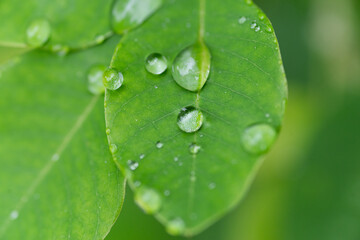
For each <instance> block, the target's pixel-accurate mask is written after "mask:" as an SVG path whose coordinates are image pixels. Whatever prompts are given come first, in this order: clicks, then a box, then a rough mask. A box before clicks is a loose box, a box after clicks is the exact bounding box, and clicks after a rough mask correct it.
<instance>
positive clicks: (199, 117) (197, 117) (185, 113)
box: [177, 106, 204, 133]
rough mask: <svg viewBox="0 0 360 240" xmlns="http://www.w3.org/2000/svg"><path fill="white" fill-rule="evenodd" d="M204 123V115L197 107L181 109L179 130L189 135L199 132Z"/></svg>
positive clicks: (178, 121)
mask: <svg viewBox="0 0 360 240" xmlns="http://www.w3.org/2000/svg"><path fill="white" fill-rule="evenodd" d="M203 121H204V115H203V114H202V112H201V111H200V110H198V109H196V108H195V107H192V106H189V107H185V108H183V109H181V111H180V113H179V115H178V118H177V125H178V126H179V128H180V129H181V130H182V131H184V132H187V133H192V132H196V131H198V130H199V129H200V128H201V126H202V124H203Z"/></svg>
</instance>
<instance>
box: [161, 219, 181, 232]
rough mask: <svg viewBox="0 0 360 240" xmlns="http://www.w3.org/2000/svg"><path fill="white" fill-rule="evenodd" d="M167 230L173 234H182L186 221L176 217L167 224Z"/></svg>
mask: <svg viewBox="0 0 360 240" xmlns="http://www.w3.org/2000/svg"><path fill="white" fill-rule="evenodd" d="M166 231H167V232H168V233H169V234H171V235H180V234H182V233H184V231H185V223H184V221H183V220H182V219H181V218H175V219H173V220H171V221H169V223H168V224H167V225H166Z"/></svg>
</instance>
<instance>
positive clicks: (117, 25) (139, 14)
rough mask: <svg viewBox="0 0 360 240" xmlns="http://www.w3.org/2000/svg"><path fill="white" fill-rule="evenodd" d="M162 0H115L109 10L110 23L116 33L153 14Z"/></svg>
mask: <svg viewBox="0 0 360 240" xmlns="http://www.w3.org/2000/svg"><path fill="white" fill-rule="evenodd" d="M161 3H162V0H131V1H130V0H126V1H115V4H114V6H113V9H112V12H111V23H112V27H113V29H114V31H115V32H116V33H118V34H122V33H124V32H127V31H128V30H130V29H132V28H134V27H136V26H138V25H139V24H141V23H142V22H144V21H145V20H146V19H147V18H148V17H149V16H150V15H151V14H153V13H154V12H155V11H156V10H157V9H158V8H159V7H160V6H161Z"/></svg>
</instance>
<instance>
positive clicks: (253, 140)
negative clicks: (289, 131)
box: [241, 123, 277, 154]
mask: <svg viewBox="0 0 360 240" xmlns="http://www.w3.org/2000/svg"><path fill="white" fill-rule="evenodd" d="M276 136H277V132H276V130H275V129H274V128H273V127H272V126H270V125H268V124H265V123H262V124H256V125H252V126H250V127H248V128H246V129H245V131H244V133H243V135H242V139H241V140H242V144H243V146H244V148H245V150H246V151H247V152H249V153H253V154H262V153H265V152H266V151H268V150H269V148H270V147H271V145H272V144H273V143H274V141H275V139H276Z"/></svg>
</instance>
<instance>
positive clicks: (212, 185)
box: [208, 183, 216, 190]
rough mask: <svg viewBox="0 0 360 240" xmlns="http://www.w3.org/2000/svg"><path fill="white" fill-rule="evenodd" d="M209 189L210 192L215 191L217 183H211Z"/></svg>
mask: <svg viewBox="0 0 360 240" xmlns="http://www.w3.org/2000/svg"><path fill="white" fill-rule="evenodd" d="M208 187H209V189H210V190H213V189H215V188H216V183H209V186H208Z"/></svg>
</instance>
